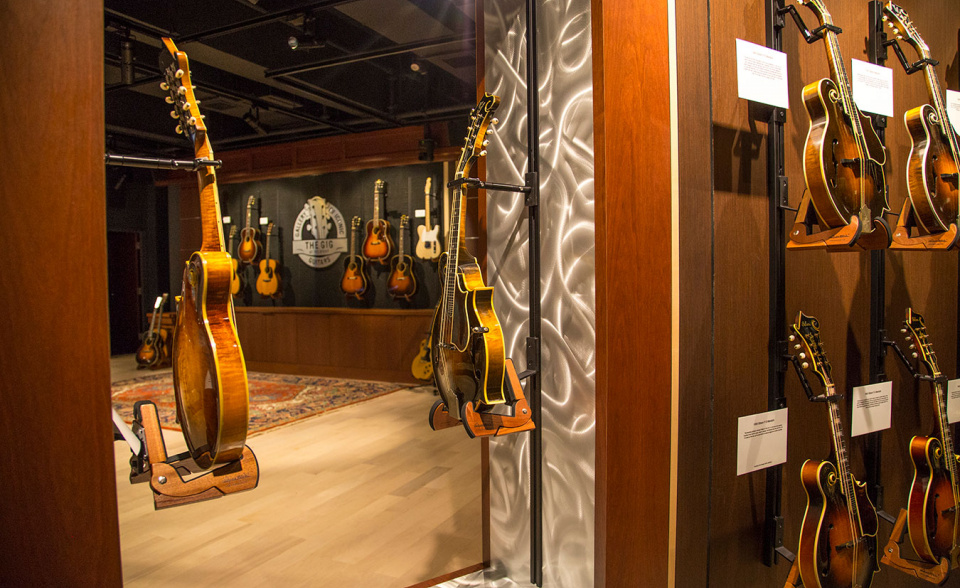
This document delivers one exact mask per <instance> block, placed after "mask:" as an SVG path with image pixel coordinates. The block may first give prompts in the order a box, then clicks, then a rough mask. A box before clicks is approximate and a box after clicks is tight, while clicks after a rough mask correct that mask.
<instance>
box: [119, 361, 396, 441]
mask: <svg viewBox="0 0 960 588" xmlns="http://www.w3.org/2000/svg"><path fill="white" fill-rule="evenodd" d="M247 380H248V381H249V383H250V425H249V429H248V432H249V433H257V432H260V431H265V430H267V429H272V428H273V427H277V426H280V425H285V424H287V423H292V422H294V421H298V420H300V419H305V418H307V417H311V416H314V415H317V414H320V413H323V412H326V411H328V410H332V409H335V408H340V407H342V406H347V405H348V404H353V403H355V402H362V401H364V400H370V399H372V398H377V397H379V396H383V395H385V394H389V393H391V392H396V391H397V390H403V389H405V388H410V387H411V385H408V384H397V383H391V382H371V381H367V380H346V379H341V378H321V377H316V376H289V375H281V374H265V373H259V372H249V373H248V374H247ZM112 396H113V407H114V408H115V409H116V410H117V412H118V413H120V416H122V417H123V420H124V421H126V422H127V423H130V422H132V421H133V405H134V404H135V403H136V402H138V401H140V400H150V401H152V402H153V403H154V404H156V405H157V411H158V412H159V416H160V426H162V427H163V428H164V429H173V430H176V431H179V430H180V426H179V425H178V424H177V423H176V422H175V420H176V413H177V407H176V401H175V400H174V397H173V375H172V374H170V373H169V372H167V373H164V374H153V375H149V376H143V377H140V378H134V379H132V380H123V381H121V382H115V383H114V384H113V386H112Z"/></svg>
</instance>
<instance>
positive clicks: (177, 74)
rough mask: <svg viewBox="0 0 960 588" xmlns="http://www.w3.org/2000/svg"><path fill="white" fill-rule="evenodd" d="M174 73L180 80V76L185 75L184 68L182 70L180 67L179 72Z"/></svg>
mask: <svg viewBox="0 0 960 588" xmlns="http://www.w3.org/2000/svg"><path fill="white" fill-rule="evenodd" d="M173 75H174V77H176V78H177V79H178V80H179V79H180V78H182V77H183V70H182V69H178V70H177V73H175V74H173Z"/></svg>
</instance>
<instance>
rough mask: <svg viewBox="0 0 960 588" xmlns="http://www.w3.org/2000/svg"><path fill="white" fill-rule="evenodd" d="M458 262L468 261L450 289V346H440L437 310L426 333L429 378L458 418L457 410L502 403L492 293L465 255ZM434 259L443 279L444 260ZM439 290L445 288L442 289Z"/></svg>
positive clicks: (498, 331)
mask: <svg viewBox="0 0 960 588" xmlns="http://www.w3.org/2000/svg"><path fill="white" fill-rule="evenodd" d="M460 258H461V259H469V260H470V261H469V262H466V263H462V264H460V265H459V267H457V273H456V280H457V283H456V287H455V289H454V301H453V319H452V342H451V343H450V345H449V347H447V346H444V345H442V344H441V343H442V342H441V336H440V335H441V332H442V330H441V329H442V328H441V309H442V308H443V301H442V300H441V302H440V303H439V304H438V305H437V310H436V312H435V314H434V319H433V327H432V328H431V330H430V350H431V361H432V362H433V375H434V380H435V382H436V384H437V390H438V391H439V392H440V397H441V398H443V401H444V403H445V404H446V405H447V409H448V410H449V412H450V413H451V414H456V415H460V409H461V406H462V405H464V404H466V403H467V402H472V403H473V404H474V407H476V406H477V405H478V404H487V405H490V404H502V403H503V402H505V401H506V398H505V396H504V391H503V384H504V370H505V367H506V366H505V361H506V358H505V356H504V346H503V331H502V330H501V329H500V321H499V320H498V319H497V314H496V312H495V310H494V307H493V288H490V287H487V286H485V285H484V283H483V276H482V274H481V273H480V266H479V265H477V262H476V261H475V260H474V259H473V258H472V257H469V256H468V255H467V254H466V253H465V252H462V253H461V254H460ZM448 259H449V257H448V256H447V253H446V252H444V253H443V254H441V256H440V275H441V276H443V277H442V278H441V279H445V278H446V276H447V274H446V271H445V268H446V265H447V260H448ZM444 287H445V285H444Z"/></svg>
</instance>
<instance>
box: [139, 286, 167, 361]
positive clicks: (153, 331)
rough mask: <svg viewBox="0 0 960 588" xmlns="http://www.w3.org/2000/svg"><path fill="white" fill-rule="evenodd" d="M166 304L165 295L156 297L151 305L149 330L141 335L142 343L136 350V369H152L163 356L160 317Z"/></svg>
mask: <svg viewBox="0 0 960 588" xmlns="http://www.w3.org/2000/svg"><path fill="white" fill-rule="evenodd" d="M166 303H167V294H164V295H163V296H157V301H156V302H154V304H153V314H152V315H150V330H148V331H147V332H146V333H144V335H143V342H142V343H141V344H140V349H138V350H137V369H139V368H145V367H153V366H155V365H158V364H160V362H161V361H162V360H163V356H164V354H165V350H164V345H163V338H162V337H161V336H160V316H161V315H162V314H163V305H164V304H166Z"/></svg>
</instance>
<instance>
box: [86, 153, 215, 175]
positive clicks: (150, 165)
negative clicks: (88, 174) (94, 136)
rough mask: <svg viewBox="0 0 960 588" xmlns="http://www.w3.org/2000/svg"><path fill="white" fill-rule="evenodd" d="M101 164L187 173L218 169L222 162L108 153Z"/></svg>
mask: <svg viewBox="0 0 960 588" xmlns="http://www.w3.org/2000/svg"><path fill="white" fill-rule="evenodd" d="M103 162H104V163H105V164H107V165H118V166H122V167H143V168H147V169H174V170H180V171H189V172H194V171H197V170H198V169H200V168H202V167H212V168H219V167H220V166H221V165H223V162H222V161H221V160H219V159H163V158H160V157H136V156H133V155H113V154H110V153H107V154H105V155H104V156H103Z"/></svg>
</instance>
